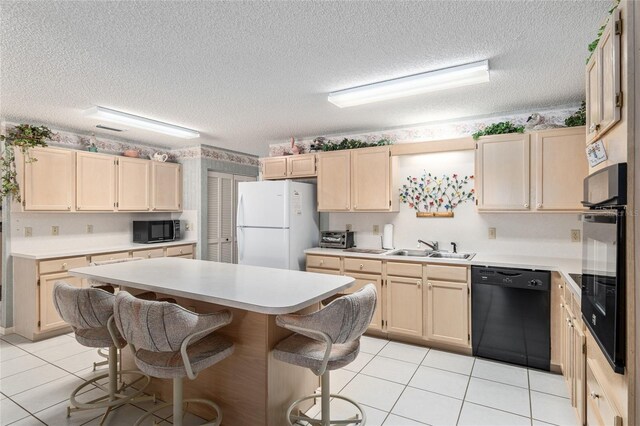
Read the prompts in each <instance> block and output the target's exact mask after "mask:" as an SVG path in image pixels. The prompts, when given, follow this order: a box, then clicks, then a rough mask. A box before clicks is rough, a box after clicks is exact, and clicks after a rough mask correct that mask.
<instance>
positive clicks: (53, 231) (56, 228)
mask: <svg viewBox="0 0 640 426" xmlns="http://www.w3.org/2000/svg"><path fill="white" fill-rule="evenodd" d="M59 234H60V227H59V226H58V225H53V226H52V227H51V235H59Z"/></svg>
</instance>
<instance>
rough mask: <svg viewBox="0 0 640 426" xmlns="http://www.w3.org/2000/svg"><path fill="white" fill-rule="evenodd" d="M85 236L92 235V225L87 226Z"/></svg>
mask: <svg viewBox="0 0 640 426" xmlns="http://www.w3.org/2000/svg"><path fill="white" fill-rule="evenodd" d="M87 234H93V225H87Z"/></svg>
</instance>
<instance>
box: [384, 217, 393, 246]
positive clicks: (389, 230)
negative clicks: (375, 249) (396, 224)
mask: <svg viewBox="0 0 640 426" xmlns="http://www.w3.org/2000/svg"><path fill="white" fill-rule="evenodd" d="M382 248H383V249H387V250H391V249H392V248H393V225H392V224H390V223H387V224H386V225H384V230H383V232H382Z"/></svg>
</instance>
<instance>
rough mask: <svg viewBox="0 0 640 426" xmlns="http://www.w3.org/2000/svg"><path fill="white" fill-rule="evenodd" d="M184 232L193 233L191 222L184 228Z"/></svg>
mask: <svg viewBox="0 0 640 426" xmlns="http://www.w3.org/2000/svg"><path fill="white" fill-rule="evenodd" d="M184 230H185V231H191V222H187V224H186V225H185V226H184Z"/></svg>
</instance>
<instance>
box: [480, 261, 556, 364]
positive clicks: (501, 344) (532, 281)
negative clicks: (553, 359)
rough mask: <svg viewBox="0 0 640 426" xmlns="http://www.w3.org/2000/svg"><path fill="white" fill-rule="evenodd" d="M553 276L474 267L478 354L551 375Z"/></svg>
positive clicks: (540, 272) (522, 270) (520, 270)
mask: <svg viewBox="0 0 640 426" xmlns="http://www.w3.org/2000/svg"><path fill="white" fill-rule="evenodd" d="M550 275H551V274H550V273H549V271H533V270H529V269H515V268H498V267H481V266H473V267H472V268H471V306H472V309H471V312H472V323H471V324H472V333H471V336H472V343H473V354H474V355H475V356H479V357H483V358H491V359H495V360H499V361H504V362H509V363H513V364H519V365H524V366H527V367H532V368H538V369H542V370H549V361H550V356H551V343H550V321H551V319H550V310H551V300H550V297H551V293H550V289H551V285H550Z"/></svg>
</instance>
